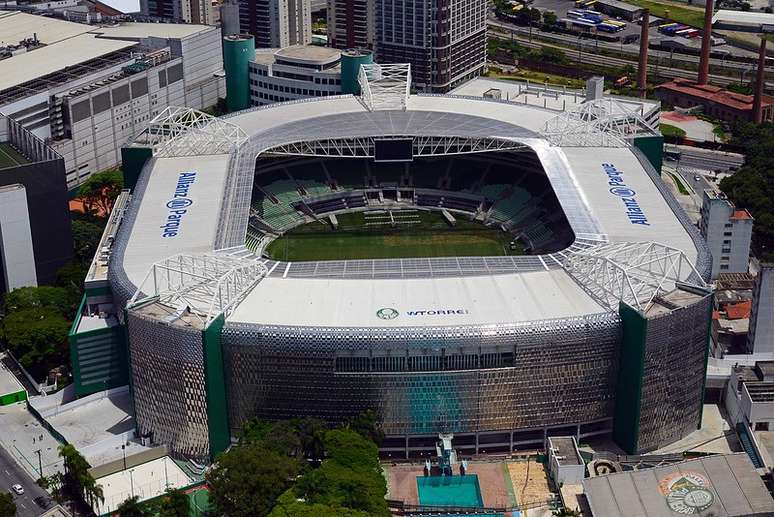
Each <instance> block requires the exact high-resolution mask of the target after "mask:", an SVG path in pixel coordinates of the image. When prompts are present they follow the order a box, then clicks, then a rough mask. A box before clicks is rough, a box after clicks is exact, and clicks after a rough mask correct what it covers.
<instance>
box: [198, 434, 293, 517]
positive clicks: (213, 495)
mask: <svg viewBox="0 0 774 517" xmlns="http://www.w3.org/2000/svg"><path fill="white" fill-rule="evenodd" d="M300 468H301V466H300V464H299V462H298V460H296V459H295V458H291V457H289V456H287V455H282V454H280V453H278V452H275V451H272V450H270V449H267V448H266V447H264V446H262V445H260V444H255V443H248V444H246V445H241V446H239V447H233V448H232V449H230V450H229V451H228V452H226V453H224V454H222V455H220V457H219V458H218V463H217V464H216V465H215V467H214V468H213V469H212V470H210V471H209V472H208V473H207V482H208V483H209V485H210V502H211V503H212V505H213V507H214V509H215V512H216V513H217V514H218V515H225V516H228V517H249V516H255V517H261V516H263V515H268V514H269V512H271V509H272V507H273V506H274V502H275V501H276V499H277V498H278V497H279V496H280V494H282V492H284V491H285V490H287V488H288V487H289V486H290V484H291V483H292V480H293V478H294V477H295V476H296V475H297V474H298V472H299V470H300Z"/></svg>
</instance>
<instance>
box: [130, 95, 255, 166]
mask: <svg viewBox="0 0 774 517" xmlns="http://www.w3.org/2000/svg"><path fill="white" fill-rule="evenodd" d="M134 141H135V142H136V143H142V144H146V145H150V146H151V147H152V148H153V154H154V155H156V156H200V155H205V154H225V153H229V152H231V151H232V150H233V149H235V148H238V147H239V146H240V145H242V144H243V143H244V142H245V141H247V134H246V133H245V132H244V131H243V130H242V128H240V127H239V126H237V125H235V124H232V123H230V122H227V121H225V120H223V119H220V118H217V117H213V116H212V115H208V114H207V113H204V112H202V111H199V110H195V109H193V108H180V107H176V106H169V107H167V108H166V109H164V111H162V112H161V113H159V114H158V115H156V116H155V117H153V119H152V120H151V121H150V123H149V124H148V127H147V128H146V129H145V130H144V131H143V132H142V133H140V135H138V136H137V137H136V138H135V139H134Z"/></svg>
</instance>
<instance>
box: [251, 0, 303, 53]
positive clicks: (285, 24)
mask: <svg viewBox="0 0 774 517" xmlns="http://www.w3.org/2000/svg"><path fill="white" fill-rule="evenodd" d="M239 27H240V32H241V33H243V34H252V35H253V37H255V46H256V47H258V48H283V47H288V46H290V45H308V44H309V43H311V42H312V7H311V2H310V0H239Z"/></svg>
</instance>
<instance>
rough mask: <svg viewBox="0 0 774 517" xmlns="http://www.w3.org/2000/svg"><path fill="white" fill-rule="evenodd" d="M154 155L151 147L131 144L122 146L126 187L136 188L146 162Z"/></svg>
mask: <svg viewBox="0 0 774 517" xmlns="http://www.w3.org/2000/svg"><path fill="white" fill-rule="evenodd" d="M152 156H153V149H151V148H150V147H134V146H131V147H122V148H121V170H122V171H123V173H124V188H127V189H131V190H134V186H135V185H137V180H138V179H139V178H140V173H141V172H142V168H143V167H144V166H145V162H147V161H148V160H149V159H150V158H151V157H152Z"/></svg>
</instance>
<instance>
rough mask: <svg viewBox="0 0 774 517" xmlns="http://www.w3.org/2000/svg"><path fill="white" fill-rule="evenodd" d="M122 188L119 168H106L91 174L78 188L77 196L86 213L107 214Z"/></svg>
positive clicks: (122, 181) (122, 180)
mask: <svg viewBox="0 0 774 517" xmlns="http://www.w3.org/2000/svg"><path fill="white" fill-rule="evenodd" d="M122 188H124V178H123V175H122V173H121V169H108V170H106V171H102V172H98V173H96V174H92V175H91V176H89V178H88V179H87V180H86V181H84V182H83V183H82V184H81V186H80V188H79V189H78V198H79V199H81V200H82V201H83V205H84V209H85V210H86V213H88V214H92V215H98V214H99V215H105V216H106V215H107V214H109V213H110V211H111V210H112V209H113V203H115V201H116V198H117V197H118V195H119V194H120V193H121V189H122Z"/></svg>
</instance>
